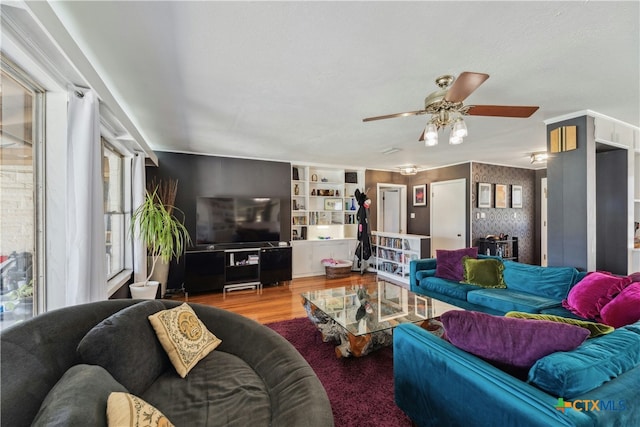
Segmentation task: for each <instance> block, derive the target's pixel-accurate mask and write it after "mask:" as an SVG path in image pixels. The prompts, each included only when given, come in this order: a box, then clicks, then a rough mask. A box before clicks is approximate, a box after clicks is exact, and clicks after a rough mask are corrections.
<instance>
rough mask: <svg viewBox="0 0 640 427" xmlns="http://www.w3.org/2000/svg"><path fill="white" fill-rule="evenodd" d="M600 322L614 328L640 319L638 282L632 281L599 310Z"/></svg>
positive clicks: (639, 284) (639, 285)
mask: <svg viewBox="0 0 640 427" xmlns="http://www.w3.org/2000/svg"><path fill="white" fill-rule="evenodd" d="M600 317H601V318H602V322H604V323H605V324H607V325H609V326H613V327H614V328H620V327H622V326H625V325H630V324H631V323H635V322H637V321H638V320H640V283H639V282H636V283H632V284H630V285H629V286H627V287H626V288H624V289H623V290H622V292H620V293H619V294H618V296H617V297H615V298H614V299H612V300H611V302H609V303H608V304H607V305H605V306H604V307H602V310H600Z"/></svg>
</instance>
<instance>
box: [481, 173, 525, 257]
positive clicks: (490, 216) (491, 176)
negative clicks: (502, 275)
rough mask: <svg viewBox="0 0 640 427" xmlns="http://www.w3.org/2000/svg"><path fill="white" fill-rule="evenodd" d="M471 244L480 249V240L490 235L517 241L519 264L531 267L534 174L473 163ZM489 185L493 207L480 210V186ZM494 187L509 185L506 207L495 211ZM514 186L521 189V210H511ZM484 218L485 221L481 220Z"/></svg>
mask: <svg viewBox="0 0 640 427" xmlns="http://www.w3.org/2000/svg"><path fill="white" fill-rule="evenodd" d="M471 176H472V184H473V185H472V188H471V230H472V231H471V241H472V244H474V245H477V239H478V238H481V237H486V236H487V235H489V234H493V235H499V234H501V233H503V234H505V235H508V236H509V237H517V238H518V256H519V258H518V261H520V262H523V263H527V264H532V263H533V262H534V260H536V259H537V257H535V256H534V253H533V251H534V248H535V247H536V245H535V241H534V240H535V227H536V217H535V204H536V194H535V188H536V185H535V176H536V174H535V170H530V169H521V168H513V167H506V166H496V165H490V164H485V163H475V162H474V163H472V166H471ZM479 182H483V183H490V184H492V185H491V196H492V197H491V207H490V208H478V201H477V192H478V183H479ZM495 184H506V185H507V207H506V208H496V207H495V190H496V187H495ZM513 185H521V186H522V208H512V207H511V190H512V186H513ZM481 214H484V215H485V218H480V219H478V215H481Z"/></svg>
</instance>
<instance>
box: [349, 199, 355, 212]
mask: <svg viewBox="0 0 640 427" xmlns="http://www.w3.org/2000/svg"><path fill="white" fill-rule="evenodd" d="M350 209H351V210H352V211H355V210H356V199H351V208H350Z"/></svg>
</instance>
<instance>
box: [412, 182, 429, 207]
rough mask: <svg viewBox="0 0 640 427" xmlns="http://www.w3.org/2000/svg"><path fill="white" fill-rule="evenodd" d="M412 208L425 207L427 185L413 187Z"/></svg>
mask: <svg viewBox="0 0 640 427" xmlns="http://www.w3.org/2000/svg"><path fill="white" fill-rule="evenodd" d="M413 206H427V184H421V185H414V186H413Z"/></svg>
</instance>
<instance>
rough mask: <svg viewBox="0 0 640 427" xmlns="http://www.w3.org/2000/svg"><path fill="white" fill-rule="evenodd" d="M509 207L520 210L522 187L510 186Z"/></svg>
mask: <svg viewBox="0 0 640 427" xmlns="http://www.w3.org/2000/svg"><path fill="white" fill-rule="evenodd" d="M511 207H512V208H522V185H512V186H511Z"/></svg>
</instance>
